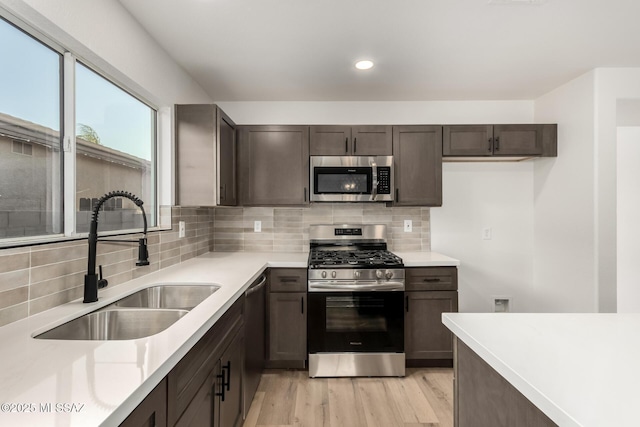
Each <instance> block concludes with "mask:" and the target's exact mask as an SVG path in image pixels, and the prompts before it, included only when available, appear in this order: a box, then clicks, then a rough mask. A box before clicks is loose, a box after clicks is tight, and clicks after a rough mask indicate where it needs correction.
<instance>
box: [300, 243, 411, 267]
mask: <svg viewBox="0 0 640 427" xmlns="http://www.w3.org/2000/svg"><path fill="white" fill-rule="evenodd" d="M403 265H404V264H403V263H402V258H400V257H399V256H397V255H395V254H394V253H392V252H389V251H388V250H385V249H373V250H372V249H348V250H335V249H319V248H312V249H311V251H310V253H309V268H380V267H399V268H401V267H403Z"/></svg>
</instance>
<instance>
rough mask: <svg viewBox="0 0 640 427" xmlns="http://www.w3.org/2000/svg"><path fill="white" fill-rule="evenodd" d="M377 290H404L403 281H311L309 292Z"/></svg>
mask: <svg viewBox="0 0 640 427" xmlns="http://www.w3.org/2000/svg"><path fill="white" fill-rule="evenodd" d="M327 291H333V292H358V291H361V292H365V291H366V292H376V291H404V283H402V282H385V283H371V284H365V285H356V284H355V283H353V284H346V283H311V282H310V283H309V292H327Z"/></svg>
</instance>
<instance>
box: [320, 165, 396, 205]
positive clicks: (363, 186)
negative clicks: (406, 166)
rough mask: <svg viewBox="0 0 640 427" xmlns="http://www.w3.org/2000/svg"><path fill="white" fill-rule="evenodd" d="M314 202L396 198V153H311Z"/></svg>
mask: <svg viewBox="0 0 640 427" xmlns="http://www.w3.org/2000/svg"><path fill="white" fill-rule="evenodd" d="M310 162H311V167H310V177H309V178H310V184H311V198H310V200H311V201H312V202H388V201H393V156H311V157H310Z"/></svg>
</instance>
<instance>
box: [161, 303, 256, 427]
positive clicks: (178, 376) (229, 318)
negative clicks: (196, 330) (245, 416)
mask: <svg viewBox="0 0 640 427" xmlns="http://www.w3.org/2000/svg"><path fill="white" fill-rule="evenodd" d="M243 309H244V297H241V298H240V299H239V300H238V301H236V303H234V305H233V306H232V307H231V308H230V309H229V310H227V312H226V313H225V314H224V315H223V316H222V318H220V320H218V321H217V322H216V324H215V325H214V326H213V327H212V328H211V329H210V330H209V331H208V332H207V333H206V334H205V336H204V337H202V339H200V341H198V343H196V345H195V346H194V347H193V348H192V349H191V350H190V351H189V353H187V354H186V355H185V357H184V358H183V359H182V360H181V361H180V362H179V363H178V364H177V365H176V366H175V367H174V368H173V370H172V371H171V372H169V375H168V376H167V419H168V425H169V426H176V427H178V426H179V427H185V426H194V427H195V426H213V427H236V426H240V425H241V424H242V372H243V369H244V368H243V365H244V351H245V348H244V345H245V344H244V320H243Z"/></svg>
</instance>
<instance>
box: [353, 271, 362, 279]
mask: <svg viewBox="0 0 640 427" xmlns="http://www.w3.org/2000/svg"><path fill="white" fill-rule="evenodd" d="M353 277H355V278H356V279H359V278H360V272H359V271H358V270H356V271H354V272H353Z"/></svg>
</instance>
